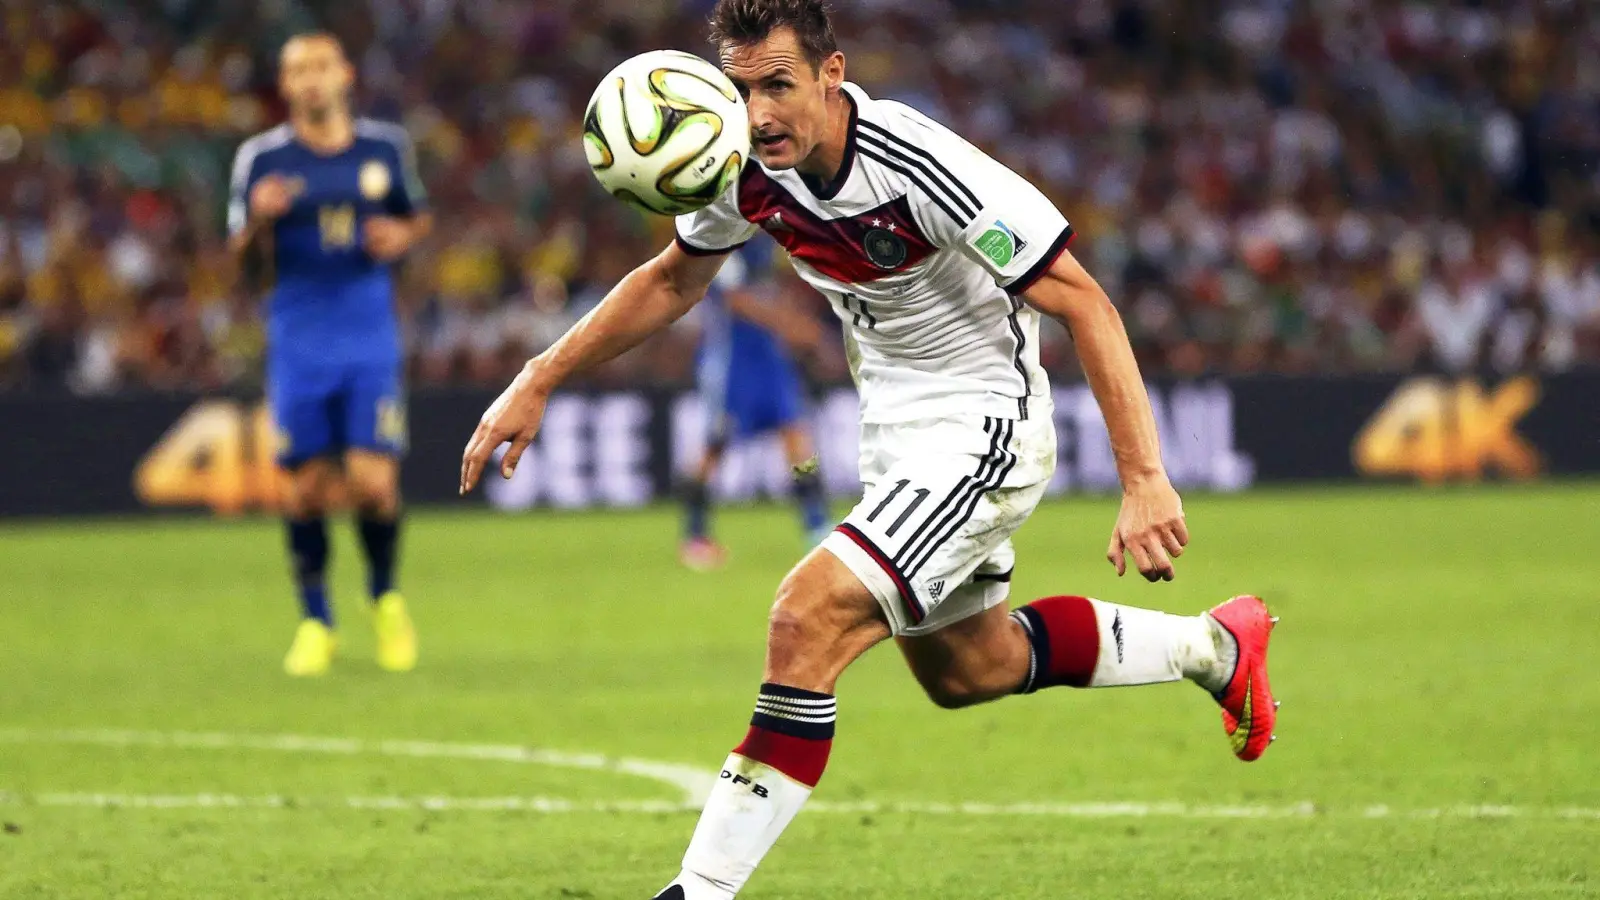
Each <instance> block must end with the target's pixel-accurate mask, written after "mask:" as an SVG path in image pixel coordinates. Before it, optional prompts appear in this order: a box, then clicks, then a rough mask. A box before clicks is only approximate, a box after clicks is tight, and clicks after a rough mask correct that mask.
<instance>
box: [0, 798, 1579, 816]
mask: <svg viewBox="0 0 1600 900" xmlns="http://www.w3.org/2000/svg"><path fill="white" fill-rule="evenodd" d="M0 806H12V807H17V806H21V807H28V806H51V807H62V806H64V807H89V808H95V809H157V810H160V809H358V810H415V811H428V812H431V811H438V812H518V813H543V814H559V813H613V814H646V815H657V814H661V813H691V812H698V811H699V809H700V807H699V805H698V804H694V803H688V802H674V801H671V800H638V801H620V802H611V801H588V800H566V799H562V798H560V797H516V796H512V797H449V796H417V797H406V796H398V795H380V796H348V797H290V796H285V795H281V794H263V795H257V796H243V795H239V794H109V793H107V794H97V793H41V794H18V793H6V792H0ZM806 811H807V812H811V813H825V814H845V815H873V814H894V813H902V814H911V815H928V816H976V817H984V816H999V817H1053V818H1064V819H1312V818H1318V817H1340V818H1349V817H1352V816H1353V817H1357V818H1364V819H1513V818H1515V819H1580V820H1589V821H1595V822H1600V809H1595V808H1583V807H1547V806H1447V807H1437V808H1431V809H1396V808H1394V807H1389V806H1373V807H1368V808H1366V809H1363V810H1359V811H1357V810H1344V811H1340V810H1334V809H1322V808H1319V807H1317V806H1316V805H1315V804H1312V803H1292V804H1287V805H1258V806H1200V805H1194V804H1188V803H870V802H869V803H848V802H846V803H835V802H828V801H818V802H814V803H809V804H807V805H806Z"/></svg>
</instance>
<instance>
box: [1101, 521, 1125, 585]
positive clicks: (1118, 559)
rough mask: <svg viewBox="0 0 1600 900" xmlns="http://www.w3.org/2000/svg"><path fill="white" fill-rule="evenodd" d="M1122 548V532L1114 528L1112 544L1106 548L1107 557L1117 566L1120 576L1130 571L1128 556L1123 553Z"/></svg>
mask: <svg viewBox="0 0 1600 900" xmlns="http://www.w3.org/2000/svg"><path fill="white" fill-rule="evenodd" d="M1122 550H1123V547H1122V532H1120V531H1118V530H1116V529H1115V528H1113V529H1112V530H1111V545H1110V546H1109V547H1107V548H1106V559H1107V560H1108V561H1110V563H1111V565H1112V566H1114V567H1116V570H1117V577H1118V578H1121V577H1122V573H1124V572H1126V571H1128V561H1127V557H1126V556H1124V555H1123V553H1122Z"/></svg>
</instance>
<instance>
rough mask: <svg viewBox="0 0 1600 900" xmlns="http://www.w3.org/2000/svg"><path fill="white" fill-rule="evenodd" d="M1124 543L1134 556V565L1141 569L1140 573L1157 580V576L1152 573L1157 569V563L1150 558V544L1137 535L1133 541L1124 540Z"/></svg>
mask: <svg viewBox="0 0 1600 900" xmlns="http://www.w3.org/2000/svg"><path fill="white" fill-rule="evenodd" d="M1124 544H1125V545H1126V546H1127V548H1128V553H1129V554H1130V555H1131V556H1132V557H1133V566H1134V568H1135V569H1138V570H1139V574H1140V575H1143V576H1144V577H1146V578H1148V579H1150V580H1151V581H1155V580H1156V579H1155V577H1154V576H1152V575H1151V574H1150V573H1151V572H1153V571H1155V563H1154V562H1153V561H1152V560H1151V558H1150V548H1149V546H1148V545H1147V544H1146V543H1145V542H1144V541H1143V540H1141V539H1139V537H1138V536H1135V538H1134V539H1133V540H1131V541H1124Z"/></svg>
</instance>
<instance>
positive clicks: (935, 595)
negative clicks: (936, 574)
mask: <svg viewBox="0 0 1600 900" xmlns="http://www.w3.org/2000/svg"><path fill="white" fill-rule="evenodd" d="M942 596H944V580H943V579H940V580H939V581H930V582H928V599H929V600H933V601H935V602H937V601H938V599H939V598H940V597H942Z"/></svg>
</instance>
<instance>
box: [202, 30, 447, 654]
mask: <svg viewBox="0 0 1600 900" xmlns="http://www.w3.org/2000/svg"><path fill="white" fill-rule="evenodd" d="M279 62H280V66H281V70H280V72H279V88H280V90H281V91H282V93H283V97H284V100H285V101H286V102H287V104H288V107H289V122H288V123H287V124H284V125H280V126H278V127H277V128H273V129H271V130H270V131H265V132H263V133H261V134H258V135H256V136H255V137H253V138H250V139H249V140H247V141H245V142H244V144H242V145H241V146H240V147H239V152H238V155H237V157H235V159H234V164H233V177H232V184H231V197H230V202H229V205H228V229H229V232H230V234H231V238H230V240H231V243H232V246H233V247H234V249H235V250H236V251H238V252H239V253H241V254H245V255H249V256H251V257H252V258H254V259H261V260H262V261H263V263H264V265H265V267H266V268H267V270H268V272H270V275H271V277H272V279H273V282H274V284H273V287H272V290H271V294H270V296H269V297H268V298H267V307H266V319H267V348H268V349H267V401H268V404H269V406H270V407H271V410H272V416H273V420H274V423H275V425H276V427H277V429H278V431H279V440H280V445H279V447H280V455H279V462H280V464H282V465H283V466H284V468H285V469H287V470H288V471H289V472H290V473H291V476H292V477H291V479H290V485H291V486H290V488H289V491H288V495H287V496H286V497H285V498H284V512H285V515H286V518H287V526H288V541H289V554H290V556H291V558H292V560H293V564H294V576H295V579H296V581H297V582H298V588H299V591H300V602H301V608H302V611H303V614H304V618H303V620H302V621H301V623H300V627H299V629H298V630H297V631H296V632H295V638H294V643H293V645H292V646H291V647H290V649H289V653H288V655H287V656H286V657H285V658H284V670H285V671H287V672H288V673H289V674H290V675H320V674H322V673H324V672H326V671H327V670H328V666H329V664H330V663H331V662H332V660H333V655H334V651H335V649H336V641H335V640H334V633H333V617H332V615H331V614H330V612H329V608H328V592H327V586H326V571H327V563H328V530H327V523H326V518H325V517H326V514H327V510H328V506H329V495H330V491H331V489H332V488H333V487H334V486H335V484H336V483H337V481H338V479H339V475H340V471H339V470H340V469H341V468H342V469H343V482H344V485H345V487H346V489H347V492H348V494H349V497H350V499H351V501H352V503H353V505H354V506H355V510H356V520H357V527H358V530H359V532H360V536H361V546H362V548H363V550H364V551H365V555H366V559H367V572H368V585H369V588H370V593H371V600H372V612H373V621H374V624H375V627H376V629H377V634H378V663H379V665H381V666H382V667H383V668H385V669H388V670H390V671H405V670H408V669H410V668H412V667H413V666H414V665H416V658H417V640H416V632H415V631H414V629H413V628H412V625H411V617H410V615H409V614H408V613H407V612H406V605H405V601H404V600H403V599H402V598H401V596H400V594H399V592H398V591H396V589H395V556H396V548H397V546H398V541H399V517H400V491H399V469H400V456H401V454H402V453H403V452H404V449H405V441H406V425H405V396H404V393H403V391H402V386H401V350H400V329H399V324H398V322H397V321H396V318H395V311H394V297H393V286H392V284H391V281H390V272H389V269H390V264H391V263H393V262H395V261H396V260H398V259H399V258H400V257H401V256H402V255H403V254H405V252H406V251H407V250H409V249H410V248H411V246H412V245H413V244H415V243H416V242H417V241H418V240H419V239H420V238H422V237H423V236H424V235H426V234H427V232H428V229H429V228H430V226H431V221H432V220H431V216H430V215H429V214H428V212H427V211H426V203H427V198H426V195H425V193H424V191H423V187H422V183H421V181H420V180H419V179H418V178H417V172H416V163H415V158H414V154H413V151H412V148H411V144H410V141H409V139H408V138H407V137H406V134H405V132H404V131H403V130H402V129H401V128H400V127H399V126H397V125H391V124H383V123H379V122H374V121H369V120H365V119H356V118H354V117H353V116H352V115H351V112H350V89H351V86H352V84H353V83H354V79H355V73H354V70H353V68H352V67H351V65H350V63H349V61H348V59H347V58H346V57H345V54H344V49H343V48H342V47H341V46H340V44H339V42H338V40H337V39H335V38H334V37H332V36H331V35H327V34H320V33H319V34H306V35H300V36H298V37H295V38H292V39H291V40H290V41H289V42H288V43H287V44H285V45H284V47H283V53H282V56H281V58H280V60H279Z"/></svg>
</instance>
